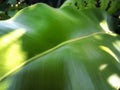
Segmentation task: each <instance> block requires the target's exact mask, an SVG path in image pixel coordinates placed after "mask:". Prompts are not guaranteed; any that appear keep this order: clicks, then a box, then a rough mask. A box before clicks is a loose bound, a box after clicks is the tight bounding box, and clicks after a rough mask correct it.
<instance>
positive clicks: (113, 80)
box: [108, 74, 120, 89]
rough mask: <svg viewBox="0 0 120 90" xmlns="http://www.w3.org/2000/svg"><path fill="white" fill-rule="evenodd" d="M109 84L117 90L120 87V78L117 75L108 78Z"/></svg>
mask: <svg viewBox="0 0 120 90" xmlns="http://www.w3.org/2000/svg"><path fill="white" fill-rule="evenodd" d="M108 82H109V84H111V85H112V86H113V87H114V88H115V89H116V88H119V87H120V76H119V75H117V74H112V75H111V76H109V78H108Z"/></svg>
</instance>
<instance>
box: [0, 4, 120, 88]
mask: <svg viewBox="0 0 120 90" xmlns="http://www.w3.org/2000/svg"><path fill="white" fill-rule="evenodd" d="M107 16H109V15H108V14H107V13H106V12H104V11H102V10H100V9H85V10H81V11H79V10H77V9H76V8H74V7H72V6H69V5H67V4H65V5H63V6H62V7H61V8H59V9H54V8H52V7H49V6H47V5H45V4H36V5H32V6H30V7H27V8H24V9H23V10H21V11H19V12H18V13H17V14H16V15H15V16H14V17H13V18H11V19H9V20H6V21H0V90H115V89H117V88H119V87H120V49H119V47H120V36H119V35H117V34H115V33H113V32H111V31H110V30H109V28H108V26H107V21H106V20H107ZM114 82H115V83H114Z"/></svg>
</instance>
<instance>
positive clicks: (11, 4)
mask: <svg viewBox="0 0 120 90" xmlns="http://www.w3.org/2000/svg"><path fill="white" fill-rule="evenodd" d="M64 1H65V0H0V20H5V19H8V18H10V17H12V16H13V15H14V14H15V13H16V12H17V11H19V10H20V9H22V8H24V7H26V6H29V5H32V4H35V3H46V4H48V5H50V6H52V7H55V8H58V7H60V6H61V4H63V2H64Z"/></svg>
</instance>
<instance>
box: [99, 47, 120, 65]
mask: <svg viewBox="0 0 120 90" xmlns="http://www.w3.org/2000/svg"><path fill="white" fill-rule="evenodd" d="M100 48H101V49H102V50H104V51H105V52H107V53H108V54H110V55H111V56H112V57H114V58H115V60H116V61H117V62H119V63H120V61H119V58H118V57H117V56H116V54H115V53H114V52H113V51H112V50H111V49H110V48H108V47H106V46H100Z"/></svg>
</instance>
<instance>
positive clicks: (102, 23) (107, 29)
mask: <svg viewBox="0 0 120 90" xmlns="http://www.w3.org/2000/svg"><path fill="white" fill-rule="evenodd" d="M100 26H101V27H102V28H103V30H105V31H106V32H107V33H109V32H111V31H110V30H109V28H108V25H107V22H106V21H105V20H103V21H102V22H100Z"/></svg>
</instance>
